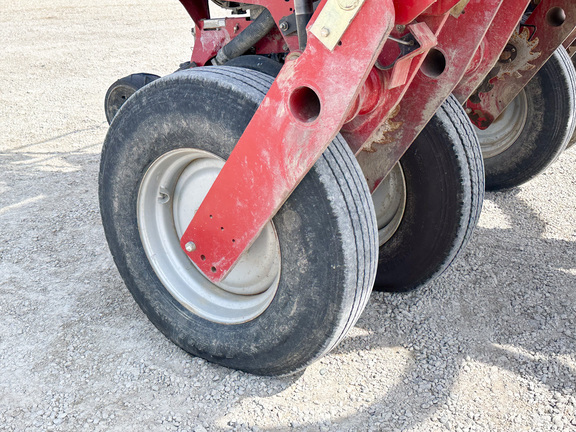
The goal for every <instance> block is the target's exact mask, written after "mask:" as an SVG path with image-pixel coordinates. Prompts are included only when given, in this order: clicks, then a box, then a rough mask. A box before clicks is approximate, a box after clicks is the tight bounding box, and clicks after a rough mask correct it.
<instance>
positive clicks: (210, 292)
mask: <svg viewBox="0 0 576 432" xmlns="http://www.w3.org/2000/svg"><path fill="white" fill-rule="evenodd" d="M223 166H224V160H222V159H221V158H219V157H217V156H215V155H213V154H212V153H209V152H206V151H203V150H197V149H178V150H173V151H171V152H168V153H166V154H164V155H162V156H161V157H160V158H158V159H157V160H156V161H155V162H154V163H153V164H152V165H151V166H150V168H149V169H148V171H147V172H146V174H145V175H144V178H143V180H142V184H141V186H140V193H139V197H138V227H139V230H140V236H141V239H142V243H143V246H144V249H145V251H146V254H147V256H148V258H149V260H150V263H151V264H152V267H153V268H154V271H155V272H156V274H157V275H158V277H159V278H160V280H161V281H162V283H163V284H164V286H165V287H166V289H167V290H168V291H169V292H170V293H171V294H172V295H173V296H174V297H175V298H176V299H177V300H178V301H179V302H180V303H181V304H182V305H183V306H185V307H186V308H188V309H190V310H192V311H193V312H195V313H196V314H198V315H200V316H202V317H203V318H206V319H209V320H211V321H215V322H221V323H227V324H233V323H240V322H245V321H248V320H250V319H253V318H255V317H256V316H258V315H259V314H261V313H262V312H263V311H264V310H265V309H266V307H267V306H268V304H270V301H271V300H272V298H273V297H274V294H275V292H276V288H277V285H278V280H279V277H280V246H279V243H278V237H277V235H276V231H275V229H274V225H273V223H272V222H269V223H268V224H266V226H265V227H264V229H263V231H262V233H261V234H260V236H259V237H258V238H257V239H256V241H255V242H254V243H253V244H252V246H251V247H250V248H249V249H248V250H247V251H246V252H245V253H244V255H243V256H242V257H241V258H240V260H239V261H238V263H237V264H236V265H235V266H234V268H233V269H232V271H231V272H230V273H229V274H228V276H227V277H226V278H225V279H223V280H222V281H221V282H219V283H217V284H215V283H213V282H211V281H209V280H208V279H207V278H206V277H205V276H204V274H203V273H202V272H200V271H199V270H198V269H197V268H196V266H195V265H194V263H193V262H192V261H191V260H190V259H189V258H188V256H187V255H186V254H185V253H184V251H183V250H182V249H181V248H180V238H181V237H182V235H183V233H184V231H185V230H186V228H187V226H188V224H189V223H190V220H192V217H193V216H194V214H195V213H196V211H197V210H198V208H199V207H200V204H201V203H202V201H203V199H204V197H205V196H206V194H207V193H208V191H209V189H210V187H211V186H212V184H213V183H214V180H215V179H216V177H217V176H218V173H219V172H220V170H221V169H222V167H223Z"/></svg>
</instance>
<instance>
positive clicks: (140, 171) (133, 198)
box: [99, 67, 378, 375]
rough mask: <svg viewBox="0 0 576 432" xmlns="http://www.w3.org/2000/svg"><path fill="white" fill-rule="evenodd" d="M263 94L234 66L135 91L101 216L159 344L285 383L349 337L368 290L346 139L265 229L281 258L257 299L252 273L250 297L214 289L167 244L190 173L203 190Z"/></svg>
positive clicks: (105, 156) (107, 170)
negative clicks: (162, 337)
mask: <svg viewBox="0 0 576 432" xmlns="http://www.w3.org/2000/svg"><path fill="white" fill-rule="evenodd" d="M271 83H272V79H271V78H269V77H267V76H265V75H263V74H260V73H258V72H254V71H247V70H244V69H240V68H232V67H208V68H194V69H191V70H186V71H182V72H177V73H175V74H172V75H170V76H167V77H164V78H161V79H159V80H156V81H155V82H154V83H152V84H151V85H149V86H146V87H145V88H144V89H142V91H140V92H138V93H136V94H135V95H134V96H133V97H131V98H130V99H129V100H128V101H127V102H126V104H125V105H124V107H123V108H122V110H120V111H119V113H118V115H117V117H116V119H115V120H114V122H113V123H112V125H111V126H110V129H109V132H108V135H107V137H106V140H105V143H104V148H103V152H102V160H101V167H100V181H99V186H100V209H101V213H102V221H103V225H104V230H105V233H106V238H107V240H108V244H109V246H110V250H111V252H112V255H113V257H114V260H115V263H116V265H117V267H118V270H119V272H120V274H121V275H122V277H123V279H124V281H125V283H126V285H127V287H128V289H129V290H130V292H131V293H132V295H133V297H134V298H135V300H136V301H137V302H138V304H139V306H140V307H141V308H142V310H143V311H144V313H145V314H146V315H147V316H148V318H149V319H150V320H151V321H152V322H153V323H154V325H155V326H156V327H157V328H158V329H159V330H160V331H161V332H162V333H164V334H165V335H166V336H167V337H168V338H169V339H170V340H172V341H173V342H174V343H175V344H177V345H178V346H180V347H181V348H183V349H184V350H186V351H188V352H189V353H191V354H194V355H196V356H199V357H202V358H205V359H207V360H209V361H212V362H215V363H218V364H220V365H223V366H226V367H231V368H235V369H240V370H243V371H246V372H250V373H254V374H260V375H284V374H289V373H294V372H296V371H298V370H300V369H302V368H304V367H306V366H307V365H308V364H310V363H311V362H313V361H314V360H316V359H318V358H320V357H321V356H322V355H324V354H326V353H327V352H328V351H330V350H331V349H332V348H333V347H334V346H335V345H336V344H337V343H338V342H339V341H340V340H341V339H342V338H343V337H344V335H345V334H346V332H347V331H348V330H349V329H350V328H351V327H352V326H353V325H354V323H355V322H356V320H357V319H358V318H359V316H360V314H361V312H362V310H363V308H364V306H365V305H366V303H367V301H368V298H369V295H370V291H371V288H372V284H373V282H374V277H375V272H376V265H377V254H378V249H377V248H378V243H377V233H376V222H375V219H374V209H373V206H372V202H371V199H370V194H369V191H368V189H367V186H366V184H365V181H364V179H363V175H362V172H361V170H360V168H359V166H358V164H357V162H356V160H355V158H354V156H353V154H352V153H351V151H350V149H349V148H348V146H347V145H346V143H345V142H344V140H343V139H342V138H340V137H337V138H336V139H335V140H334V141H333V142H332V144H331V145H330V146H329V148H328V149H327V150H326V151H325V152H324V154H323V155H322V156H321V157H320V159H319V160H318V161H317V162H316V164H315V165H314V167H313V168H312V169H311V170H310V172H309V173H308V174H307V176H306V177H305V178H304V179H303V180H302V182H301V183H300V185H299V186H298V187H297V188H296V190H295V191H294V192H293V193H292V195H291V196H290V197H289V198H288V200H287V201H286V203H285V204H284V205H283V207H282V208H281V209H280V210H279V212H278V213H277V214H276V216H275V217H274V218H273V221H272V222H271V223H269V225H271V226H272V232H273V233H275V234H272V238H273V242H274V241H275V242H276V244H277V245H278V246H279V255H278V256H279V257H280V258H279V266H280V267H279V268H275V267H274V266H272V267H271V271H272V272H276V273H273V276H274V277H276V279H274V277H272V278H271V279H270V280H271V281H272V282H271V284H270V285H269V286H268V285H267V286H265V287H264V288H259V289H258V290H253V288H254V287H253V286H251V282H250V283H247V282H246V281H247V280H248V281H249V280H251V279H250V277H249V273H250V272H246V274H248V276H246V274H240V277H239V280H241V281H244V286H242V287H241V288H242V289H244V288H245V289H247V290H248V292H244V293H240V294H239V293H237V292H235V291H234V289H232V288H230V287H229V286H223V285H218V286H216V285H214V284H212V283H211V282H210V281H209V280H208V279H207V278H205V277H204V275H203V274H202V273H200V272H199V271H198V270H197V269H196V267H195V266H194V265H193V264H192V262H191V261H190V260H188V258H187V256H186V255H185V254H184V252H183V251H182V250H180V249H179V248H174V247H173V245H174V243H179V239H180V234H179V232H180V231H181V230H182V226H183V225H184V226H187V223H188V222H187V221H189V220H190V219H191V218H192V216H193V214H189V213H193V210H192V211H191V210H190V208H192V209H194V208H195V203H197V202H201V200H202V199H203V195H202V193H206V190H207V189H206V190H204V192H202V190H201V189H202V188H203V187H204V186H206V184H204V186H202V181H200V182H199V183H197V184H196V183H194V182H195V181H196V180H195V178H196V177H195V175H196V173H198V172H200V173H204V174H206V175H204V174H202V175H204V177H203V178H204V180H205V181H207V182H208V186H207V187H209V184H211V183H210V181H213V178H212V179H210V176H212V177H214V172H217V170H218V163H220V164H221V163H222V162H219V161H223V160H225V159H226V158H227V157H228V155H229V154H230V152H231V151H232V149H233V148H234V146H235V145H236V142H237V141H238V139H239V137H240V136H241V134H242V132H243V131H244V129H245V127H246V126H247V124H248V123H249V122H250V120H251V118H252V115H253V114H254V112H255V111H256V109H257V107H258V105H259V103H260V102H261V100H262V99H263V97H264V95H265V94H266V92H267V90H268V88H269V86H270V85H271ZM182 155H184V156H182ZM182 157H183V158H184V159H182ZM186 158H188V159H186ZM202 163H204V164H205V165H204V168H205V169H204V168H203V166H202V165H201V164H202ZM194 164H196V167H197V168H194ZM199 164H200V165H199ZM158 167H159V168H160V169H157V168H158ZM198 167H199V168H198ZM203 169H204V171H202V170H203ZM200 177H202V176H198V178H200ZM207 178H208V180H206V179H207ZM200 180H202V179H201V178H200ZM197 186H199V187H197ZM179 203H182V204H179ZM186 205H188V207H189V208H188V209H186V208H185V207H186ZM170 215H173V216H170ZM182 218H186V219H185V221H184V222H183V223H182V220H181V219H182ZM274 235H275V236H276V237H275V240H274ZM255 244H256V243H255ZM253 247H254V246H252V247H251V249H250V250H249V251H248V252H247V254H245V256H248V257H249V258H248V263H250V256H251V255H250V254H251V253H252V248H253ZM272 249H273V248H272ZM265 255H266V254H265ZM273 255H274V253H273ZM273 258H274V257H273ZM254 261H257V262H259V261H261V260H260V259H259V257H256V259H255V260H254ZM273 261H274V260H271V262H273ZM239 266H240V264H237V265H236V267H234V269H233V270H232V272H231V273H230V275H229V276H227V277H226V278H225V280H224V282H226V281H229V278H230V277H231V276H232V274H233V273H234V272H235V271H236V270H237V268H238V267H239ZM244 276H246V277H244ZM254 305H255V306H254ZM252 306H254V307H252Z"/></svg>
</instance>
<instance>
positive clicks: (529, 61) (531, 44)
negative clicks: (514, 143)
mask: <svg viewBox="0 0 576 432" xmlns="http://www.w3.org/2000/svg"><path fill="white" fill-rule="evenodd" d="M561 11H562V12H563V13H564V14H565V17H566V19H565V21H563V22H561V21H562V20H561V17H562V13H561ZM575 29H576V2H575V1H574V0H542V1H541V3H540V4H539V5H538V6H537V7H536V9H535V10H534V11H533V12H532V14H531V15H530V17H529V18H528V20H526V23H525V24H524V25H523V26H522V30H521V33H519V36H518V39H517V40H519V41H520V43H522V44H523V45H524V47H525V50H524V51H526V53H525V55H518V57H516V59H515V60H513V61H512V63H510V64H511V65H513V67H512V68H510V67H508V68H507V69H504V68H502V69H501V70H500V71H495V73H494V75H495V76H494V77H492V78H491V79H490V81H489V83H488V84H489V86H488V87H487V88H486V89H485V91H480V92H478V94H477V99H479V101H478V100H473V99H469V100H468V101H467V102H466V107H467V108H468V110H469V112H470V114H469V116H470V119H471V120H472V122H473V123H474V124H475V125H476V126H477V127H478V128H480V129H486V128H487V127H489V126H490V125H491V124H492V122H493V121H494V120H495V119H496V118H498V116H499V115H500V113H502V111H504V110H505V109H506V107H507V106H508V104H509V103H510V102H512V100H513V99H514V98H515V97H516V96H517V95H518V93H519V92H520V91H521V90H522V89H523V88H524V86H525V85H526V84H527V83H528V82H529V81H530V80H531V79H532V77H533V76H534V75H535V74H536V73H537V72H538V71H539V70H540V68H541V67H542V66H543V65H544V64H545V63H546V61H548V59H549V58H550V56H551V55H552V54H553V53H554V51H555V50H556V49H557V48H558V47H560V46H562V43H563V42H564V41H565V40H566V39H567V38H568V37H569V36H570V34H571V33H572V32H574V30H575ZM520 51H521V50H520V49H518V52H520ZM497 67H498V65H497ZM511 70H512V72H510V71H511Z"/></svg>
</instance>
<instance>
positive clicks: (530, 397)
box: [0, 0, 576, 432]
mask: <svg viewBox="0 0 576 432" xmlns="http://www.w3.org/2000/svg"><path fill="white" fill-rule="evenodd" d="M191 25H192V24H191V21H190V19H189V18H188V16H187V14H186V12H185V10H184V9H183V8H182V6H181V5H180V4H179V3H178V2H177V1H176V0H132V1H130V2H115V1H111V0H101V1H99V2H91V1H87V0H75V1H72V0H53V1H50V2H48V1H30V0H19V1H13V0H0V40H1V41H2V49H0V74H1V77H2V78H1V81H0V430H9V431H24V430H30V431H45V430H48V431H51V430H57V431H59V430H61V431H72V430H102V431H144V430H155V431H156V430H158V431H164V430H168V431H172V430H180V431H197V432H201V431H205V430H209V431H220V430H266V431H282V430H288V429H295V430H310V431H316V430H325V431H328V430H409V431H436V430H461V431H533V430H537V431H548V430H558V431H566V430H576V419H575V409H576V398H575V396H576V393H575V389H576V326H575V323H576V313H575V312H576V247H575V246H576V243H575V242H576V229H575V227H576V212H575V208H576V169H575V166H576V148H572V149H571V150H569V151H567V152H565V153H564V154H563V155H562V157H561V158H560V160H559V161H557V162H556V163H555V164H554V165H553V166H552V167H551V168H550V169H549V170H548V171H547V172H546V173H545V174H543V175H541V176H540V177H539V178H537V179H536V180H534V181H532V182H531V183H529V184H527V185H525V186H522V187H520V188H517V189H514V190H511V191H507V192H502V193H489V194H487V197H486V202H485V206H484V210H483V214H482V217H481V221H480V226H479V228H478V230H477V232H476V233H475V235H474V237H473V240H472V242H471V245H470V246H469V248H468V249H467V251H466V252H465V253H464V255H463V256H462V257H461V259H460V260H459V261H458V262H457V263H456V265H454V266H453V267H452V268H451V269H450V270H449V271H448V272H447V273H446V274H445V275H444V276H443V277H441V278H440V279H439V280H438V281H437V282H435V283H433V284H432V285H431V286H429V287H427V288H425V289H422V290H419V291H417V292H413V293H410V294H407V295H389V294H373V295H372V299H371V301H370V303H369V305H368V307H367V309H366V311H365V312H364V314H363V316H362V318H361V319H360V321H359V322H358V324H357V326H356V328H354V329H353V331H352V332H351V333H350V335H349V336H348V337H347V338H346V339H345V341H344V342H343V343H342V344H341V345H340V346H339V347H338V348H337V349H336V350H335V351H334V352H333V353H331V354H330V355H329V356H327V357H325V358H324V359H323V360H321V361H319V362H317V363H316V364H314V365H313V366H311V367H310V368H308V369H307V370H306V371H305V372H304V373H303V374H300V375H298V376H295V377H291V378H282V379H274V378H261V377H255V376H250V375H247V374H244V373H240V372H235V371H232V370H228V369H224V368H222V367H218V366H215V365H212V364H208V363H206V362H205V361H203V360H200V359H197V358H193V357H190V356H189V355H187V354H186V353H184V352H183V351H181V350H180V349H179V348H177V347H176V346H174V345H173V344H172V343H170V342H169V341H168V340H166V339H165V338H164V337H163V336H162V335H161V334H160V333H159V332H158V331H157V330H156V329H155V328H154V327H153V326H152V324H150V322H149V321H148V320H147V319H146V317H145V316H144V314H143V313H142V312H141V311H140V310H139V309H138V307H137V306H136V304H135V302H134V301H133V300H132V298H131V296H130V294H129V293H128V291H127V290H126V288H125V287H124V285H123V282H122V280H121V279H120V277H119V275H118V273H117V271H116V268H115V266H114V264H113V262H112V258H111V256H110V253H109V251H108V248H107V245H106V242H105V239H104V235H103V231H102V226H101V223H100V216H99V210H98V202H97V175H98V163H99V153H100V148H101V144H102V141H103V139H104V136H105V134H106V130H107V123H106V121H105V117H104V110H103V98H104V94H105V92H106V89H107V88H108V86H109V85H110V84H111V83H112V82H113V81H115V80H116V79H117V78H119V77H121V76H124V75H128V74H130V73H135V72H144V71H145V72H151V73H157V74H159V75H165V74H168V73H170V72H172V71H173V70H175V69H176V68H177V67H178V64H179V63H180V62H183V61H186V60H189V57H190V46H191V44H192V37H191V35H190V28H191ZM575 147H576V146H575Z"/></svg>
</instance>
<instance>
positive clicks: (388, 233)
mask: <svg viewBox="0 0 576 432" xmlns="http://www.w3.org/2000/svg"><path fill="white" fill-rule="evenodd" d="M372 201H373V202H374V209H375V210H376V220H377V222H378V240H379V243H380V246H382V245H383V244H384V243H386V242H387V241H388V240H390V238H391V237H392V236H393V235H394V233H395V232H396V230H397V229H398V227H399V226H400V223H401V222H402V218H403V217H404V210H405V209H406V179H405V178H404V171H402V166H401V165H400V163H397V164H396V165H394V168H392V171H390V173H389V174H388V175H387V176H386V178H385V179H384V180H382V181H381V182H380V184H379V185H378V187H377V188H376V190H374V192H373V193H372Z"/></svg>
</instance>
